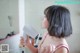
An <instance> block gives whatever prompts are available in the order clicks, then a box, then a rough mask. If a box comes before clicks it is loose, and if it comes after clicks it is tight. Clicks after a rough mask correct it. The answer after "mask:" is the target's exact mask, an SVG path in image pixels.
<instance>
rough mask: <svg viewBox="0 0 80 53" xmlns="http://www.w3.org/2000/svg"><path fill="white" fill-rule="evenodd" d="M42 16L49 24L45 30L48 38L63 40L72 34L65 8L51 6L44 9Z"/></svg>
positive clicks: (67, 11)
mask: <svg viewBox="0 0 80 53" xmlns="http://www.w3.org/2000/svg"><path fill="white" fill-rule="evenodd" d="M44 14H45V16H46V18H47V20H48V22H49V27H48V29H47V30H48V33H49V35H50V36H55V37H58V38H62V37H63V38H64V37H68V36H70V34H72V26H71V20H70V12H69V10H68V9H67V8H65V7H63V6H58V5H52V6H49V7H48V8H46V9H45V11H44Z"/></svg>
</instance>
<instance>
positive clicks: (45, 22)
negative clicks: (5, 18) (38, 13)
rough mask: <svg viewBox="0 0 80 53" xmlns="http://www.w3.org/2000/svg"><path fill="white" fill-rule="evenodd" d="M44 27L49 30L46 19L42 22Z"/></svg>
mask: <svg viewBox="0 0 80 53" xmlns="http://www.w3.org/2000/svg"><path fill="white" fill-rule="evenodd" d="M42 27H43V28H45V29H47V28H48V20H47V18H46V17H44V18H43V21H42Z"/></svg>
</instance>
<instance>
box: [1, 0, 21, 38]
mask: <svg viewBox="0 0 80 53" xmlns="http://www.w3.org/2000/svg"><path fill="white" fill-rule="evenodd" d="M8 16H10V17H11V18H12V27H10V24H9V20H8ZM11 31H15V33H18V31H19V21H18V0H0V38H5V36H6V35H7V34H8V33H10V32H11Z"/></svg>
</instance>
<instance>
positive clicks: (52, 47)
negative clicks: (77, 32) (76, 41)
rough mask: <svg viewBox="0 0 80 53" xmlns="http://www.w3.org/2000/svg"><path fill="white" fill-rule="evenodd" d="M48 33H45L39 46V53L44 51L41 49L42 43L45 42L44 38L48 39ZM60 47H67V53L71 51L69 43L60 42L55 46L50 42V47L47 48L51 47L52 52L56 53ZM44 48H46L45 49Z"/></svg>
mask: <svg viewBox="0 0 80 53" xmlns="http://www.w3.org/2000/svg"><path fill="white" fill-rule="evenodd" d="M47 34H48V33H47ZM47 34H46V35H45V37H44V39H43V41H42V42H41V44H40V46H39V48H38V53H42V50H41V48H42V47H41V45H42V44H43V42H44V40H45V39H46V37H47ZM60 48H66V49H67V53H69V47H68V45H65V44H59V45H57V46H56V47H54V45H53V44H50V45H49V48H46V49H50V51H51V52H50V53H55V52H56V50H57V49H60ZM43 50H44V49H43Z"/></svg>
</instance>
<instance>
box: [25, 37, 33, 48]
mask: <svg viewBox="0 0 80 53" xmlns="http://www.w3.org/2000/svg"><path fill="white" fill-rule="evenodd" d="M25 42H26V44H25V47H28V48H30V47H31V46H34V39H33V38H32V39H30V38H29V36H27V40H26V41H25Z"/></svg>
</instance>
